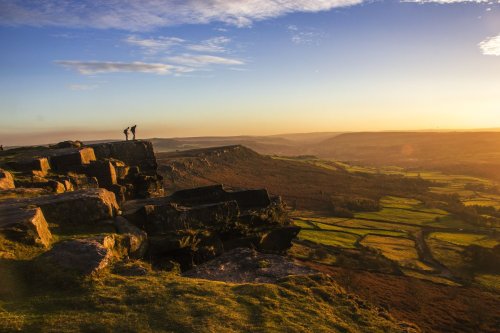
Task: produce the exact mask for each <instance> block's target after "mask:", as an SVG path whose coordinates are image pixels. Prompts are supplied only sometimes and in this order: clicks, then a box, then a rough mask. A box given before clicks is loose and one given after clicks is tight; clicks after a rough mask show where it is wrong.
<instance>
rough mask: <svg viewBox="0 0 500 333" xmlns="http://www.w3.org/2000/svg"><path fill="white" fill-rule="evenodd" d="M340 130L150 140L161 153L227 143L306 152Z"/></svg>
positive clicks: (277, 152)
mask: <svg viewBox="0 0 500 333" xmlns="http://www.w3.org/2000/svg"><path fill="white" fill-rule="evenodd" d="M339 134H340V133H335V132H323V133H292V134H279V135H270V136H227V137H224V136H220V137H189V138H153V139H150V140H151V141H152V142H153V145H154V146H155V150H156V151H157V152H170V151H176V150H187V149H197V148H212V147H220V146H227V145H244V146H246V147H249V148H251V149H253V150H255V151H256V152H258V153H260V154H265V155H291V156H293V155H302V154H307V153H308V152H309V151H310V150H311V149H314V146H315V145H316V144H317V143H319V142H321V141H323V140H326V139H330V138H333V137H335V136H337V135H339Z"/></svg>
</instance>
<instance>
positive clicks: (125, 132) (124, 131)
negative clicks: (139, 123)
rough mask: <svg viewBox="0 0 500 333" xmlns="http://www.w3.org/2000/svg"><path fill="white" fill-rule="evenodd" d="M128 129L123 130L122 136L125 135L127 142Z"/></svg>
mask: <svg viewBox="0 0 500 333" xmlns="http://www.w3.org/2000/svg"><path fill="white" fill-rule="evenodd" d="M129 128H130V127H127V128H125V129H124V130H123V134H125V141H128V129H129Z"/></svg>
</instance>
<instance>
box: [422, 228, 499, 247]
mask: <svg viewBox="0 0 500 333" xmlns="http://www.w3.org/2000/svg"><path fill="white" fill-rule="evenodd" d="M429 238H431V239H437V240H440V241H443V242H447V243H451V244H453V245H458V246H468V245H473V244H474V245H479V246H482V247H488V248H492V247H495V246H496V245H498V244H500V240H499V239H494V238H492V237H490V236H487V235H478V234H464V233H444V232H433V233H432V234H431V235H430V236H429Z"/></svg>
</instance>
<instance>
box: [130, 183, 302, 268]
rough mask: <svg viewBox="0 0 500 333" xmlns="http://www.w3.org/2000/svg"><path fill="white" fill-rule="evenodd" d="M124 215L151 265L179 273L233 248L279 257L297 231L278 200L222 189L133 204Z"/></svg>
mask: <svg viewBox="0 0 500 333" xmlns="http://www.w3.org/2000/svg"><path fill="white" fill-rule="evenodd" d="M240 205H241V206H240ZM124 215H125V217H126V218H127V219H128V220H129V221H130V222H132V223H134V224H135V225H136V226H138V227H139V228H141V229H142V230H145V231H146V233H147V234H148V239H149V252H148V253H149V256H150V257H151V258H152V259H153V261H155V260H156V259H158V260H160V261H161V260H164V259H169V260H173V261H176V262H178V263H180V265H181V268H182V269H183V270H186V269H189V268H191V267H192V266H193V265H195V264H199V263H202V262H205V261H207V260H210V259H213V258H215V257H216V256H218V255H220V254H222V253H223V252H224V251H225V250H230V249H232V248H235V247H242V246H243V247H251V248H256V249H259V250H262V251H267V252H275V253H282V252H285V251H286V250H287V249H288V248H289V247H290V246H291V240H292V239H293V238H294V237H295V236H296V235H297V233H298V231H299V228H298V227H294V226H290V225H289V224H290V222H289V219H288V218H287V216H286V212H285V208H284V205H283V204H282V203H281V200H280V199H279V198H278V197H270V196H269V194H268V193H267V191H266V190H247V191H244V190H236V191H231V190H226V189H224V187H223V186H222V185H217V186H207V187H202V188H196V189H189V190H183V191H179V192H176V193H174V194H172V195H171V196H170V197H163V198H155V199H145V200H136V201H134V202H130V203H128V204H127V205H126V206H125V212H124Z"/></svg>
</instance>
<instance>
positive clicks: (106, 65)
mask: <svg viewBox="0 0 500 333" xmlns="http://www.w3.org/2000/svg"><path fill="white" fill-rule="evenodd" d="M55 63H56V64H58V65H60V66H63V67H65V68H68V69H71V70H75V71H77V72H79V73H80V74H84V75H94V74H103V73H118V72H128V73H131V72H138V73H153V74H159V75H168V74H182V73H188V72H191V71H192V69H190V68H186V67H182V66H176V65H169V64H163V63H145V62H140V61H136V62H111V61H76V60H59V61H55Z"/></svg>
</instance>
